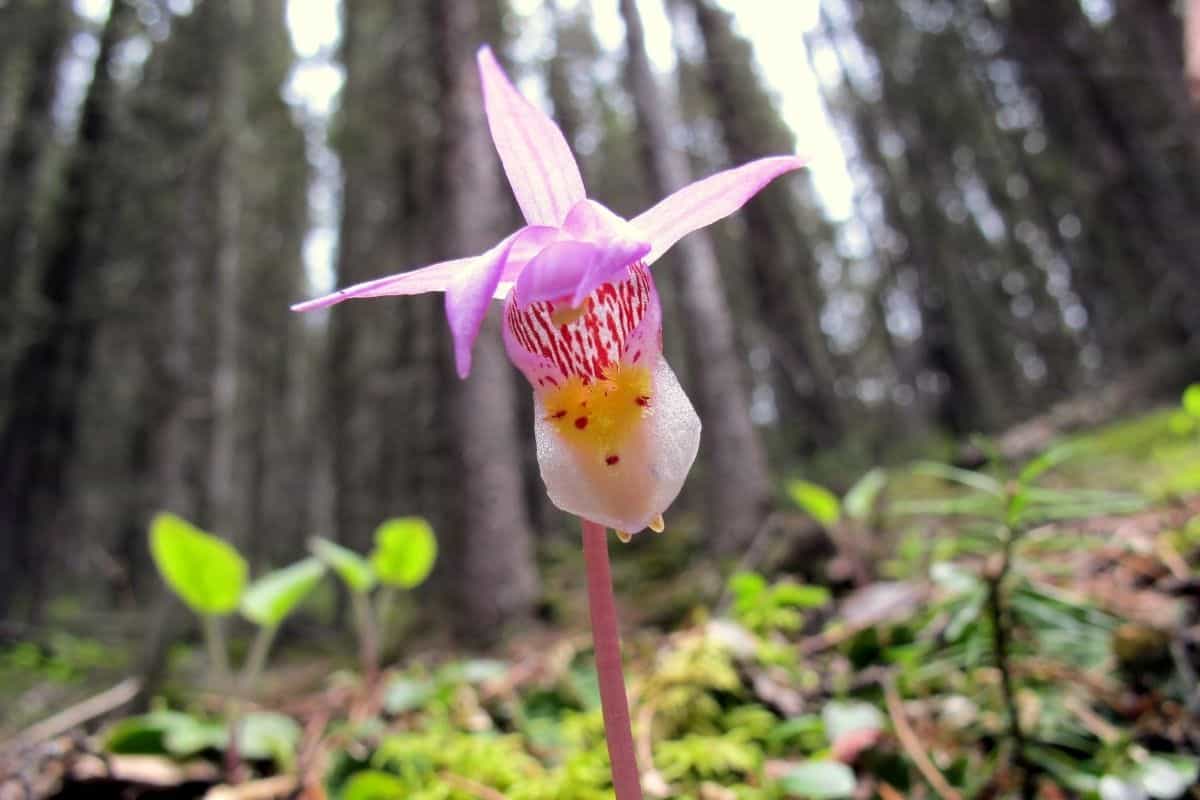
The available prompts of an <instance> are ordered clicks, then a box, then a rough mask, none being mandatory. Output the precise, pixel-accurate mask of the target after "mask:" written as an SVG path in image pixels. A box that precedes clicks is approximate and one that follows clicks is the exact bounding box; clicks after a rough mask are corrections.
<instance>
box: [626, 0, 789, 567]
mask: <svg viewBox="0 0 1200 800" xmlns="http://www.w3.org/2000/svg"><path fill="white" fill-rule="evenodd" d="M621 16H622V18H623V19H624V20H625V30H626V43H627V47H628V63H627V74H626V77H627V81H628V84H629V89H630V93H631V94H632V95H633V100H634V106H635V108H636V109H637V115H638V122H639V127H640V129H641V131H642V136H643V143H644V144H643V148H644V149H643V158H644V163H645V165H646V169H647V172H648V174H649V177H650V184H651V186H652V188H653V190H654V191H655V193H656V194H658V195H659V196H665V195H667V194H669V193H670V192H672V191H674V190H676V189H679V188H682V187H683V186H685V185H686V184H688V183H690V182H691V179H692V176H691V174H690V168H689V166H688V163H687V158H686V156H685V155H684V153H682V152H680V151H679V150H678V149H676V148H675V146H674V144H673V143H672V140H671V133H670V132H671V126H672V112H671V105H670V104H669V102H668V100H667V97H668V96H667V95H666V94H665V93H664V92H663V91H662V90H661V89H660V87H659V86H658V84H657V83H656V81H655V77H654V72H653V69H652V67H651V66H650V59H649V57H648V56H647V54H646V45H645V37H644V34H643V32H642V24H641V17H640V16H639V15H638V10H637V6H636V4H635V3H634V2H633V0H621ZM676 250H677V255H676V257H675V258H674V259H671V258H668V259H667V261H668V262H676V263H675V264H674V265H673V266H674V267H675V268H677V269H678V278H677V279H678V281H679V287H680V291H679V299H680V303H681V305H682V306H683V309H684V313H685V315H686V317H687V319H686V323H687V326H688V332H689V346H690V348H691V351H692V352H691V355H692V360H693V362H694V365H695V367H694V369H693V371H692V376H693V378H694V382H695V383H696V384H697V385H698V387H699V390H700V397H699V403H698V405H699V407H700V410H701V418H702V419H703V421H704V426H705V433H706V436H705V442H704V444H703V445H702V449H703V450H704V451H705V454H704V461H703V466H704V471H705V472H704V474H705V479H706V494H707V499H708V515H707V517H706V521H707V525H706V527H707V529H708V530H709V531H710V532H713V533H714V535H713V536H712V537H711V539H710V541H711V542H712V546H713V548H714V549H715V550H716V551H717V552H719V553H723V554H732V553H737V552H738V551H739V550H741V549H742V548H744V547H745V546H746V545H747V544H748V543H749V541H750V538H751V537H752V536H753V535H754V533H755V531H756V530H757V529H758V527H759V525H760V524H761V522H762V520H763V517H764V515H765V514H766V510H767V505H768V502H769V499H770V482H769V478H768V475H767V464H766V455H765V453H764V451H763V447H762V442H761V441H760V440H759V437H758V433H757V432H756V431H755V430H754V426H753V424H752V423H751V420H750V409H749V403H748V402H747V398H746V391H745V388H744V386H745V383H744V378H743V375H742V364H741V359H740V357H739V354H738V352H737V349H736V344H735V338H734V330H733V320H732V317H731V314H730V311H729V306H728V304H727V302H726V299H725V293H724V290H723V288H722V286H721V279H720V273H719V270H718V267H717V257H716V251H715V249H714V247H713V244H712V240H711V239H710V238H709V237H708V235H707V234H706V233H705V232H703V231H700V232H697V233H693V234H691V235H689V236H685V237H684V238H683V239H682V240H680V242H679V244H677V245H676ZM680 262H681V263H680ZM671 266H672V265H671V264H670V263H668V264H664V265H663V266H660V267H659V268H658V269H659V270H662V269H663V268H664V267H667V268H670V267H671Z"/></svg>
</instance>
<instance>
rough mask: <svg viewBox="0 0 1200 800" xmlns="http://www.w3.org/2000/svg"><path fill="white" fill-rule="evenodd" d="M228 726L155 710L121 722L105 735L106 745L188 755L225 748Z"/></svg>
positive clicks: (137, 752)
mask: <svg viewBox="0 0 1200 800" xmlns="http://www.w3.org/2000/svg"><path fill="white" fill-rule="evenodd" d="M227 741H228V734H227V731H226V729H225V726H223V725H220V724H218V723H215V722H208V721H206V720H202V719H197V718H196V717H193V716H192V715H191V714H184V713H183V712H181V711H166V710H163V711H151V712H150V713H148V714H142V715H140V716H136V717H127V718H126V719H123V720H121V721H120V722H117V723H116V724H115V725H113V726H112V727H111V728H109V729H108V731H107V732H106V733H105V735H104V748H105V750H107V751H108V752H110V753H116V754H120V755H173V756H179V757H187V756H191V755H195V754H196V753H199V752H201V751H204V750H208V749H214V750H221V749H224V747H225V745H226V743H227Z"/></svg>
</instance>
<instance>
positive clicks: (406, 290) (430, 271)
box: [292, 256, 480, 311]
mask: <svg viewBox="0 0 1200 800" xmlns="http://www.w3.org/2000/svg"><path fill="white" fill-rule="evenodd" d="M479 258H480V256H471V257H470V258H456V259H454V260H453V261H443V262H441V263H439V264H433V265H431V266H428V267H422V268H421V269H414V270H409V271H408V272H401V273H399V274H397V275H388V276H387V277H384V278H375V279H374V280H370V281H366V282H364V283H359V284H356V285H354V286H350V287H348V288H346V289H338V290H337V291H336V292H332V293H330V294H327V295H325V296H324V297H318V298H316V299H313V300H305V301H304V302H303V303H296V304H295V305H293V306H292V311H316V310H318V309H321V308H328V307H329V306H332V305H337V304H338V303H340V302H342V301H343V300H350V299H352V298H356V297H387V296H389V295H403V294H425V293H426V292H441V291H445V289H446V287H447V286H448V285H449V284H450V280H451V279H452V278H453V277H454V275H456V274H458V273H459V272H461V271H462V270H464V269H470V268H471V263H472V262H474V261H476V260H478V259H479Z"/></svg>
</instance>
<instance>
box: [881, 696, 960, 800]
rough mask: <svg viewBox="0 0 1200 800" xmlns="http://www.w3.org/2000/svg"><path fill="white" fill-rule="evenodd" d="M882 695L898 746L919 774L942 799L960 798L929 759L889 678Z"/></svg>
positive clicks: (958, 799) (957, 799)
mask: <svg viewBox="0 0 1200 800" xmlns="http://www.w3.org/2000/svg"><path fill="white" fill-rule="evenodd" d="M883 696H884V700H885V701H886V703H887V710H888V716H889V717H891V719H892V727H893V728H895V729H896V738H898V739H899V740H900V746H901V747H903V748H904V752H905V753H907V754H908V757H909V758H910V759H912V762H913V764H915V765H916V767H917V770H918V771H919V772H920V773H921V776H922V777H924V778H925V781H926V783H928V784H929V785H930V786H931V787H932V788H933V790H934V791H935V792H937V795H938V797H940V798H942V800H962V797H961V795H959V793H958V792H957V791H956V790H955V789H954V787H953V786H951V785H950V784H949V782H948V781H947V780H946V778H945V776H944V775H942V773H941V772H940V771H938V768H937V767H936V766H934V764H933V762H932V761H931V760H930V759H929V755H928V754H927V753H926V752H925V749H924V748H923V747H921V740H920V739H918V738H917V734H916V732H915V731H914V730H913V729H912V726H911V725H909V724H908V717H906V716H905V714H904V702H903V701H902V700H901V699H900V694H899V693H898V692H897V691H896V686H895V684H893V683H892V682H891V681H890V680H889V681H885V682H884V684H883Z"/></svg>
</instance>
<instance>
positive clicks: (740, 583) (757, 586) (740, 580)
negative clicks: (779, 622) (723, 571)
mask: <svg viewBox="0 0 1200 800" xmlns="http://www.w3.org/2000/svg"><path fill="white" fill-rule="evenodd" d="M766 590H767V579H766V578H764V577H763V576H762V575H759V574H758V573H757V572H735V573H733V574H732V575H730V576H729V591H731V592H732V593H733V597H734V600H735V602H738V603H750V602H753V601H754V600H756V599H757V598H759V597H761V596H762V594H763V593H764V592H765V591H766Z"/></svg>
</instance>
